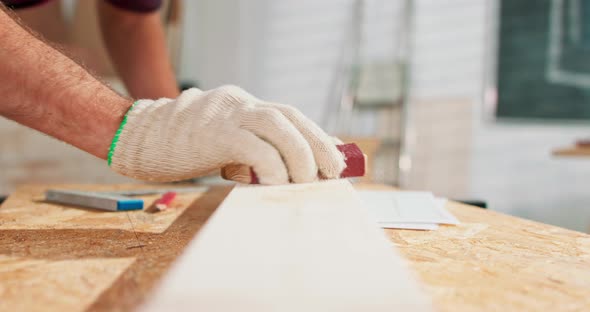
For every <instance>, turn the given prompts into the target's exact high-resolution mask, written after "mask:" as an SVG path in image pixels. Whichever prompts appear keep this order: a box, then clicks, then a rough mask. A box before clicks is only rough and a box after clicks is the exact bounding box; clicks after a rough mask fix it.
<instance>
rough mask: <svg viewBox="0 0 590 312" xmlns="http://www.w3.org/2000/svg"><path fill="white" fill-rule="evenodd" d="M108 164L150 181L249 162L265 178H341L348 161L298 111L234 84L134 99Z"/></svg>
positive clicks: (283, 180)
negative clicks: (134, 101)
mask: <svg viewBox="0 0 590 312" xmlns="http://www.w3.org/2000/svg"><path fill="white" fill-rule="evenodd" d="M109 162H110V165H111V167H112V168H113V169H114V170H115V171H117V172H119V173H121V174H123V175H126V176H129V177H133V178H137V179H141V180H150V181H177V180H183V179H187V178H193V177H197V176H201V175H204V174H207V173H209V172H211V171H213V170H215V169H219V168H222V167H224V166H226V165H230V164H244V165H248V166H251V167H252V168H253V170H254V171H255V172H256V174H257V175H258V178H259V180H260V183H262V184H282V183H288V182H289V181H292V182H296V183H304V182H312V181H315V180H317V179H318V175H321V176H323V177H325V178H337V177H339V176H340V173H341V172H342V171H343V170H344V168H345V167H346V165H345V163H344V156H343V155H342V154H341V153H340V152H339V151H338V150H337V148H336V146H335V144H334V141H333V140H332V138H331V137H329V136H328V135H327V134H326V133H324V131H322V130H321V129H320V128H319V127H318V126H317V125H316V124H314V123H313V122H312V121H311V120H309V119H307V118H306V117H305V116H304V115H303V114H302V113H301V112H299V111H298V110H296V109H294V108H292V107H290V106H287V105H282V104H274V103H268V102H264V101H261V100H259V99H257V98H255V97H254V96H252V95H250V94H248V93H247V92H245V91H244V90H242V89H240V88H238V87H235V86H225V87H221V88H217V89H214V90H210V91H207V92H203V91H201V90H199V89H190V90H187V91H185V92H183V93H182V94H181V95H180V97H178V98H177V99H174V100H172V99H166V98H163V99H159V100H156V101H152V100H139V101H137V102H136V104H135V105H134V106H133V107H132V108H131V110H130V111H129V112H128V113H127V116H126V117H125V121H124V122H123V124H122V125H121V129H120V132H119V133H118V135H117V136H116V137H115V139H114V140H113V144H112V146H111V152H110V153H109Z"/></svg>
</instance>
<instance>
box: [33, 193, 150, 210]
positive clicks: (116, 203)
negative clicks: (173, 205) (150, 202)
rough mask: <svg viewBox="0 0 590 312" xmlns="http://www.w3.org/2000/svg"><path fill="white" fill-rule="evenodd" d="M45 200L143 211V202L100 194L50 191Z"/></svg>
mask: <svg viewBox="0 0 590 312" xmlns="http://www.w3.org/2000/svg"><path fill="white" fill-rule="evenodd" d="M45 200H47V201H48V202H52V203H58V204H64V205H72V206H82V207H88V208H95V209H102V210H109V211H127V210H139V209H143V200H142V199H137V198H131V197H125V196H118V195H113V194H108V193H100V192H84V191H72V190H48V191H47V192H46V193H45Z"/></svg>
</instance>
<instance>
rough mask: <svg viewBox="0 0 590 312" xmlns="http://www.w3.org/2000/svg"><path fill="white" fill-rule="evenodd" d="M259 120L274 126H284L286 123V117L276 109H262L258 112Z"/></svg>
mask: <svg viewBox="0 0 590 312" xmlns="http://www.w3.org/2000/svg"><path fill="white" fill-rule="evenodd" d="M257 115H258V119H260V120H265V121H267V122H269V123H270V124H272V125H273V126H277V127H278V126H282V125H283V123H284V122H283V121H284V116H283V115H282V114H281V112H279V111H277V110H275V109H272V108H271V109H262V110H260V111H259V112H258V114H257Z"/></svg>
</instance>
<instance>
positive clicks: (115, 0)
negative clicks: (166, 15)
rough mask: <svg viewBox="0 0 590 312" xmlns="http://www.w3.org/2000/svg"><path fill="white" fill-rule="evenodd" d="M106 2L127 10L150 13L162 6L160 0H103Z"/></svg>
mask: <svg viewBox="0 0 590 312" xmlns="http://www.w3.org/2000/svg"><path fill="white" fill-rule="evenodd" d="M105 1H106V2H108V3H110V4H112V5H114V6H116V7H118V8H121V9H123V10H127V11H133V12H137V13H150V12H154V11H157V10H158V9H159V8H160V6H162V0H105Z"/></svg>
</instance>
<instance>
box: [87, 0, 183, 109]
mask: <svg viewBox="0 0 590 312" xmlns="http://www.w3.org/2000/svg"><path fill="white" fill-rule="evenodd" d="M97 3H98V14H99V20H100V26H101V29H102V34H103V39H104V42H105V44H106V47H107V50H108V52H109V55H110V56H111V59H112V60H113V63H114V65H115V67H116V69H117V71H118V73H119V75H120V76H121V78H122V79H123V82H124V83H125V85H126V86H127V90H128V91H129V93H130V94H131V96H133V97H135V98H147V99H152V98H161V97H167V98H175V97H177V96H178V94H179V90H178V85H177V83H176V78H175V77H174V73H173V71H172V66H171V64H170V60H169V56H168V52H167V51H166V40H165V37H164V30H163V28H162V22H161V21H160V15H159V14H158V12H154V13H134V12H130V11H126V10H121V9H119V8H116V7H115V6H113V5H111V4H109V3H107V2H106V1H98V2H97Z"/></svg>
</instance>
